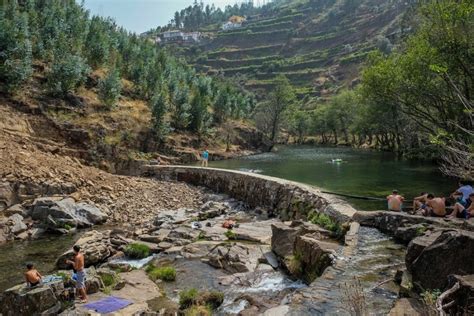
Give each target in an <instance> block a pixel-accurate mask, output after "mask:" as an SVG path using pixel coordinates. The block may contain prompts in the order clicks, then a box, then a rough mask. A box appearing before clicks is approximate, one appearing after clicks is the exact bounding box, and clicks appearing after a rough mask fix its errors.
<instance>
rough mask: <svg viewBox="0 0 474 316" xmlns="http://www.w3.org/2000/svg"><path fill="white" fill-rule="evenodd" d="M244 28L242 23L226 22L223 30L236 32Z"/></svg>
mask: <svg viewBox="0 0 474 316" xmlns="http://www.w3.org/2000/svg"><path fill="white" fill-rule="evenodd" d="M241 27H242V23H240V22H239V23H234V22H231V21H227V22H225V23H224V24H222V30H224V31H230V30H235V29H239V28H241Z"/></svg>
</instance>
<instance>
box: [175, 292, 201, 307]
mask: <svg viewBox="0 0 474 316" xmlns="http://www.w3.org/2000/svg"><path fill="white" fill-rule="evenodd" d="M197 295H198V290H197V289H195V288H192V289H189V290H184V291H181V293H179V308H181V309H186V308H189V307H191V306H192V305H194V304H195V303H196V299H197Z"/></svg>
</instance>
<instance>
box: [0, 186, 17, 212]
mask: <svg viewBox="0 0 474 316" xmlns="http://www.w3.org/2000/svg"><path fill="white" fill-rule="evenodd" d="M13 200H14V194H13V189H12V187H11V186H10V184H9V183H8V182H2V183H0V212H1V211H3V210H5V209H7V208H8V207H9V206H11V205H12V204H13Z"/></svg>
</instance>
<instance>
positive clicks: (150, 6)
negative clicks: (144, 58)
mask: <svg viewBox="0 0 474 316" xmlns="http://www.w3.org/2000/svg"><path fill="white" fill-rule="evenodd" d="M242 1H243V0H203V3H204V4H212V3H214V4H215V5H216V6H217V7H221V8H222V7H225V6H226V5H228V4H230V5H233V4H235V3H241V2H242ZM78 2H80V1H79V0H78ZM193 2H194V0H85V7H86V9H89V10H90V11H91V13H92V14H98V15H101V16H110V17H112V18H114V19H115V21H116V22H117V24H118V25H121V26H123V27H125V28H126V29H127V30H130V31H132V32H136V33H142V32H145V31H148V30H150V29H152V28H156V27H157V26H160V25H166V24H168V22H169V21H170V20H171V19H172V18H173V16H174V13H175V12H176V11H178V10H181V9H184V8H185V7H187V6H189V5H190V4H192V3H193Z"/></svg>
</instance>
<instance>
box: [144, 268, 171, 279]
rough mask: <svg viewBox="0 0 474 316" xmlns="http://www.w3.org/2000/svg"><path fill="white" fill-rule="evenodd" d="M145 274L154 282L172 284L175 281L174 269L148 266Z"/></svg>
mask: <svg viewBox="0 0 474 316" xmlns="http://www.w3.org/2000/svg"><path fill="white" fill-rule="evenodd" d="M146 272H147V273H148V276H149V277H150V279H152V280H153V281H156V280H158V279H159V280H163V281H166V282H172V281H174V280H176V269H175V268H173V267H160V268H158V267H155V266H153V265H149V266H148V267H147V268H146Z"/></svg>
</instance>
